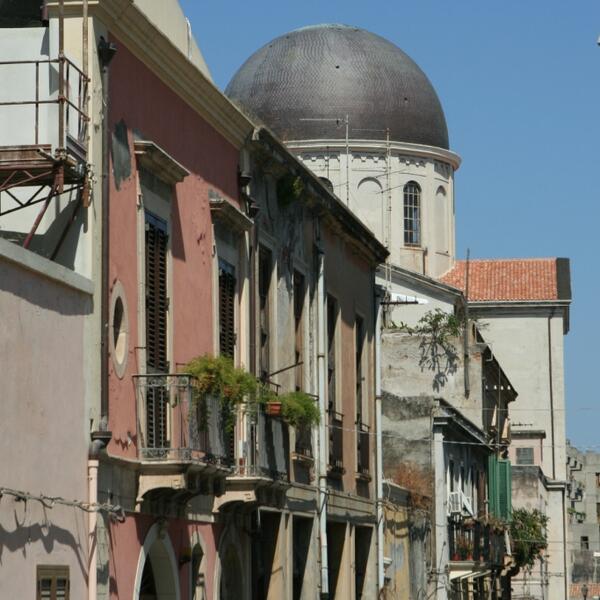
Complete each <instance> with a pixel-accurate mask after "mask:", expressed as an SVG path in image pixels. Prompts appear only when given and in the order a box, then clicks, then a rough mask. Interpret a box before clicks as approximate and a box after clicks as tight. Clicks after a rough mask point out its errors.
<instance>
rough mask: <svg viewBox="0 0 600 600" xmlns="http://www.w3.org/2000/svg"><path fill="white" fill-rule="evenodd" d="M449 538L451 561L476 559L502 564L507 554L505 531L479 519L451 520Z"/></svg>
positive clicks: (492, 564) (481, 561)
mask: <svg viewBox="0 0 600 600" xmlns="http://www.w3.org/2000/svg"><path fill="white" fill-rule="evenodd" d="M448 540H449V550H450V560H451V561H474V562H480V563H486V564H488V565H491V566H494V565H502V564H503V560H504V555H505V554H506V541H505V540H506V537H505V532H504V531H498V530H497V529H496V528H495V527H492V526H491V525H488V524H486V523H483V522H481V521H479V520H477V519H468V520H462V521H453V520H449V522H448Z"/></svg>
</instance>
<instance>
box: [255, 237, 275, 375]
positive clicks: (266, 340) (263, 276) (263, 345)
mask: <svg viewBox="0 0 600 600" xmlns="http://www.w3.org/2000/svg"><path fill="white" fill-rule="evenodd" d="M272 264H273V263H272V259H271V252H270V251H269V250H267V249H266V248H263V247H262V246H261V247H260V249H259V254H258V301H259V306H258V309H259V325H260V340H259V341H260V357H259V358H260V363H259V364H260V371H259V372H260V377H261V378H262V379H265V380H266V379H268V378H269V373H270V372H271V371H270V368H271V367H270V362H271V357H270V352H269V350H270V345H271V307H270V292H271V269H272Z"/></svg>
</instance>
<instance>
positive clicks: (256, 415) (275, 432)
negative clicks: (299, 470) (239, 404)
mask: <svg viewBox="0 0 600 600" xmlns="http://www.w3.org/2000/svg"><path fill="white" fill-rule="evenodd" d="M247 422H248V453H247V456H246V457H245V460H244V462H243V465H241V466H238V474H241V475H246V476H250V477H268V478H270V479H273V480H277V481H288V480H289V456H290V438H289V426H288V425H287V423H286V422H285V421H284V420H283V419H281V418H280V417H274V416H269V415H267V414H266V412H265V409H264V407H262V406H260V405H259V406H256V408H255V410H254V411H253V412H252V413H251V414H248V421H247Z"/></svg>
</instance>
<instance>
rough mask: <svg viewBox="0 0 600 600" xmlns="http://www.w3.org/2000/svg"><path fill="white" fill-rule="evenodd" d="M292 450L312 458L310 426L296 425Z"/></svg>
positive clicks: (299, 454)
mask: <svg viewBox="0 0 600 600" xmlns="http://www.w3.org/2000/svg"><path fill="white" fill-rule="evenodd" d="M294 452H295V453H296V454H297V455H298V456H302V457H304V458H310V459H312V458H314V453H313V446H312V429H311V427H310V426H304V427H296V442H295V444H294Z"/></svg>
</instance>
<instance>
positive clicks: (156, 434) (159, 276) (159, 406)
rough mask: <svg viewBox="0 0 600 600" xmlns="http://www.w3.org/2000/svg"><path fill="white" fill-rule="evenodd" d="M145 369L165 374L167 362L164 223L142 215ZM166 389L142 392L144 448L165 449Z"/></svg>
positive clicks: (162, 387) (167, 306)
mask: <svg viewBox="0 0 600 600" xmlns="http://www.w3.org/2000/svg"><path fill="white" fill-rule="evenodd" d="M145 218H146V237H145V252H146V257H145V258H146V272H145V275H146V370H147V372H148V373H168V372H169V363H168V361H167V313H168V309H169V302H168V297H167V242H168V236H167V224H166V223H165V221H163V220H162V219H159V218H158V217H156V216H155V215H153V214H152V213H150V212H146V214H145ZM168 406H169V397H168V389H167V388H166V387H165V386H149V387H148V390H147V392H146V445H147V447H148V448H166V447H168V445H169V443H168V433H167V418H168V415H167V408H168Z"/></svg>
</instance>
